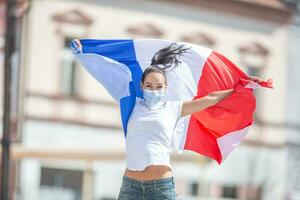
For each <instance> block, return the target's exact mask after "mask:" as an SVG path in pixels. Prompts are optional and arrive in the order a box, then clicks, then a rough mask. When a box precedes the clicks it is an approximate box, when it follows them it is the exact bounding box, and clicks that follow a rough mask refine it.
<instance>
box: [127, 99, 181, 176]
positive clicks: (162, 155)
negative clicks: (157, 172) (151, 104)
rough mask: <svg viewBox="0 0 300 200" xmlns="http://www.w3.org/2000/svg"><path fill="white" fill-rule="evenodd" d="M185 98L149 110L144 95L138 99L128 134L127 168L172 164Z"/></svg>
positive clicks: (134, 168) (139, 168) (128, 126)
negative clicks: (172, 147)
mask: <svg viewBox="0 0 300 200" xmlns="http://www.w3.org/2000/svg"><path fill="white" fill-rule="evenodd" d="M182 103H183V102H182V101H167V102H166V104H165V105H163V106H161V107H160V108H156V109H153V110H151V109H149V108H148V107H147V106H146V105H145V104H144V102H143V100H142V99H141V98H137V99H136V104H135V107H134V109H133V111H132V113H131V115H130V118H129V121H128V125H127V135H126V160H127V168H128V169H130V170H138V171H141V170H143V169H145V168H146V167H147V166H148V165H151V164H152V165H168V166H169V167H170V168H171V169H172V166H171V164H170V153H171V152H172V149H171V141H172V137H173V134H174V128H175V125H176V123H177V122H178V120H179V119H180V115H181V109H182Z"/></svg>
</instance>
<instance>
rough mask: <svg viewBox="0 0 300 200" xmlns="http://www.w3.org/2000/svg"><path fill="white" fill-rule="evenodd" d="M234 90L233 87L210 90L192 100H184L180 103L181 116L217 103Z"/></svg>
mask: <svg viewBox="0 0 300 200" xmlns="http://www.w3.org/2000/svg"><path fill="white" fill-rule="evenodd" d="M233 92H234V89H228V90H220V91H215V92H211V93H209V94H208V95H206V96H204V97H201V98H199V99H195V100H192V101H185V102H183V105H182V110H181V117H184V116H186V115H190V114H192V113H195V112H198V111H201V110H204V109H206V108H208V107H210V106H213V105H215V104H217V103H218V102H219V101H221V100H222V99H224V98H225V97H227V96H229V95H231V94H232V93H233Z"/></svg>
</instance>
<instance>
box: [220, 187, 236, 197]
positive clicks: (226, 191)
mask: <svg viewBox="0 0 300 200" xmlns="http://www.w3.org/2000/svg"><path fill="white" fill-rule="evenodd" d="M222 197H223V198H232V199H235V198H237V188H236V187H234V186H223V193H222Z"/></svg>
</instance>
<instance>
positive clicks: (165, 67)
mask: <svg viewBox="0 0 300 200" xmlns="http://www.w3.org/2000/svg"><path fill="white" fill-rule="evenodd" d="M188 49H189V48H185V47H184V44H182V45H179V44H177V43H175V42H173V43H172V44H171V45H170V46H168V47H165V48H163V49H160V50H159V51H158V52H156V53H155V54H154V56H153V58H152V60H151V64H150V66H149V67H148V68H147V69H146V70H145V71H144V73H143V76H142V83H143V82H144V80H145V78H146V76H147V75H148V74H150V73H152V72H156V73H161V74H162V75H163V76H164V79H165V81H166V82H167V76H166V71H169V70H172V68H176V67H177V66H178V63H180V62H181V61H180V60H179V58H180V56H181V55H182V54H183V53H185V52H186V51H187V50H188Z"/></svg>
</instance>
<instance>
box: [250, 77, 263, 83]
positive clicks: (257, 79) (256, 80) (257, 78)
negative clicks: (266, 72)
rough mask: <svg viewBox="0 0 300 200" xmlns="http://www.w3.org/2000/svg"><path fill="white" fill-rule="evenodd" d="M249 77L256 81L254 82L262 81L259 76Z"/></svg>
mask: <svg viewBox="0 0 300 200" xmlns="http://www.w3.org/2000/svg"><path fill="white" fill-rule="evenodd" d="M248 77H249V79H250V80H251V81H254V82H257V83H260V82H262V80H261V79H260V78H259V77H256V76H248Z"/></svg>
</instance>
